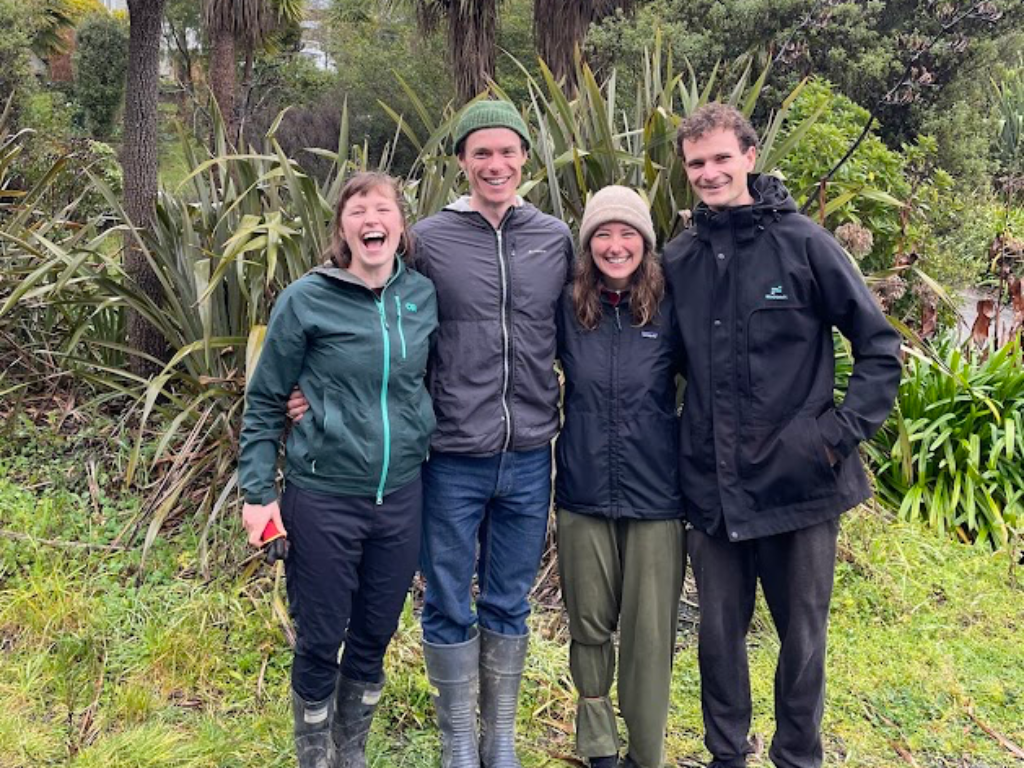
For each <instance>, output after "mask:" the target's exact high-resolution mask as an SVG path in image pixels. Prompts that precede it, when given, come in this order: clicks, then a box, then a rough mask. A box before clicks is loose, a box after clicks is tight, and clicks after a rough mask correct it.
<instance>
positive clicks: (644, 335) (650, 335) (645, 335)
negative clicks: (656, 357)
mask: <svg viewBox="0 0 1024 768" xmlns="http://www.w3.org/2000/svg"><path fill="white" fill-rule="evenodd" d="M640 338H641V339H656V338H658V332H657V331H640Z"/></svg>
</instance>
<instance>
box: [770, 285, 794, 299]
mask: <svg viewBox="0 0 1024 768" xmlns="http://www.w3.org/2000/svg"><path fill="white" fill-rule="evenodd" d="M764 297H765V298H766V299H768V300H769V301H786V300H787V299H788V298H789V296H787V295H786V294H784V293H783V292H782V286H781V285H773V286H772V287H771V290H770V291H769V292H768V293H766V294H765V295H764Z"/></svg>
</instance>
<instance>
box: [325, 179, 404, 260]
mask: <svg viewBox="0 0 1024 768" xmlns="http://www.w3.org/2000/svg"><path fill="white" fill-rule="evenodd" d="M381 189H386V190H388V191H390V192H391V194H392V195H394V198H395V203H397V204H398V213H399V215H400V216H401V217H402V235H401V237H400V238H399V240H398V253H399V255H400V256H401V257H402V260H403V261H404V262H405V263H406V264H408V263H409V262H411V261H412V248H413V243H412V237H411V236H410V235H409V222H408V216H407V215H406V211H405V207H406V206H405V199H404V198H403V197H402V188H401V186H400V185H399V181H398V179H396V178H395V177H394V176H388V175H387V174H386V173H380V172H379V171H360V172H359V173H357V174H355V175H354V176H353V177H352V178H351V179H349V180H348V181H346V182H345V186H344V187H342V190H341V195H339V197H338V204H337V205H335V206H334V228H333V230H332V231H333V234H332V236H331V244H330V246H329V247H328V248H327V252H326V253H325V254H324V256H325V257H326V259H327V260H328V261H332V262H334V264H335V265H336V266H338V267H341V268H342V269H348V267H349V265H350V264H351V263H352V251H351V249H350V248H349V247H348V243H346V242H345V236H344V235H343V234H342V231H341V213H342V211H344V210H345V204H346V203H347V202H348V201H349V200H351V199H352V198H353V197H358V196H359V195H366V194H369V193H370V192H373V191H375V190H381Z"/></svg>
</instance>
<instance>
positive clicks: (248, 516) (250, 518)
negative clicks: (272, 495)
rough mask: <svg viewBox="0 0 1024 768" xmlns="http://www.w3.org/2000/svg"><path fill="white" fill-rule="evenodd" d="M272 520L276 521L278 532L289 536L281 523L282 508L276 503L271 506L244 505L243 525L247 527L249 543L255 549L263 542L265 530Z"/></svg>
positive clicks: (270, 504)
mask: <svg viewBox="0 0 1024 768" xmlns="http://www.w3.org/2000/svg"><path fill="white" fill-rule="evenodd" d="M271 520H273V521H274V525H276V526H277V530H278V531H280V532H281V533H282V534H283V535H285V536H287V535H288V532H287V531H286V530H285V529H284V523H282V522H281V508H280V507H279V506H278V504H277V502H276V501H272V502H270V503H269V504H243V505H242V525H244V526H245V530H246V531H247V532H248V533H249V543H250V544H252V545H253V546H254V547H258V546H260V544H261V543H262V542H263V529H264V528H266V527H267V523H268V522H270V521H271Z"/></svg>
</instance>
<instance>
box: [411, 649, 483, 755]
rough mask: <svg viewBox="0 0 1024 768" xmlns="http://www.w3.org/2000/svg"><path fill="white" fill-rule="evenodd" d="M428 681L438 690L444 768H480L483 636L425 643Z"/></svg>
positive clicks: (435, 706)
mask: <svg viewBox="0 0 1024 768" xmlns="http://www.w3.org/2000/svg"><path fill="white" fill-rule="evenodd" d="M423 660H424V661H425V662H426V665H427V678H428V679H429V680H430V684H431V685H432V686H433V687H434V688H436V689H437V694H436V695H435V696H434V708H435V709H436V710H437V725H438V727H439V728H440V729H441V768H480V755H479V752H478V751H477V735H476V702H477V683H478V681H477V668H478V666H479V663H480V636H479V635H476V634H474V635H473V637H471V638H470V639H469V640H467V641H466V642H464V643H456V644H454V645H434V644H433V643H428V642H427V641H426V640H424V641H423Z"/></svg>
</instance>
